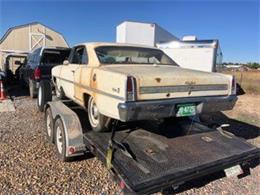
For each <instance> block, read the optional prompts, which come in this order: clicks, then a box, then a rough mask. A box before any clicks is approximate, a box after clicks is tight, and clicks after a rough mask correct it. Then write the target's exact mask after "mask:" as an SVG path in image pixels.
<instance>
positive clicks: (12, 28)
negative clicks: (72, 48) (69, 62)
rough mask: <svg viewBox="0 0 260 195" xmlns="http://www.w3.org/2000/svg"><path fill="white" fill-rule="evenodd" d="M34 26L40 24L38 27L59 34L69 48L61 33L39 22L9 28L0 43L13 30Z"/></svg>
mask: <svg viewBox="0 0 260 195" xmlns="http://www.w3.org/2000/svg"><path fill="white" fill-rule="evenodd" d="M36 24H40V25H42V26H44V27H46V28H49V29H51V30H53V31H54V32H56V33H58V34H60V35H61V36H62V37H63V39H64V41H65V42H66V44H67V45H68V46H69V44H68V42H67V41H66V39H65V38H64V36H63V34H62V33H60V32H58V31H56V30H54V29H53V28H50V27H49V26H46V25H44V24H42V23H40V22H31V23H27V24H22V25H18V26H13V27H11V28H9V29H8V30H7V31H6V33H5V34H4V35H3V37H2V38H1V39H0V43H2V42H3V41H4V40H5V38H6V37H7V36H8V35H9V34H10V33H11V31H12V30H15V29H18V28H23V27H26V26H29V25H36Z"/></svg>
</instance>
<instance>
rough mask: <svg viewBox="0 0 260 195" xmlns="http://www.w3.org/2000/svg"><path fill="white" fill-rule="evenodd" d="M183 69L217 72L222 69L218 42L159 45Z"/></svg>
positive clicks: (178, 42)
mask: <svg viewBox="0 0 260 195" xmlns="http://www.w3.org/2000/svg"><path fill="white" fill-rule="evenodd" d="M157 47H158V48H160V49H161V50H163V51H164V52H165V53H166V54H167V55H168V56H170V57H171V58H172V59H173V60H174V61H175V62H176V63H177V64H179V65H180V66H181V67H183V68H188V69H194V70H201V71H207V72H216V71H218V70H220V69H221V68H222V52H221V49H220V46H219V42H218V40H196V39H195V40H188V39H187V38H185V39H183V41H171V42H167V43H161V44H157Z"/></svg>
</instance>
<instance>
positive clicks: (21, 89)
mask: <svg viewBox="0 0 260 195" xmlns="http://www.w3.org/2000/svg"><path fill="white" fill-rule="evenodd" d="M7 95H8V96H10V97H11V99H14V98H18V97H24V96H30V94H29V89H28V88H27V87H25V86H23V85H20V84H18V83H13V84H11V85H8V86H7Z"/></svg>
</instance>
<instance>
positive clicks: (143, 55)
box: [95, 46, 177, 66]
mask: <svg viewBox="0 0 260 195" xmlns="http://www.w3.org/2000/svg"><path fill="white" fill-rule="evenodd" d="M95 51H96V54H97V57H98V59H99V61H100V63H101V64H162V65H175V66H176V65H177V64H176V63H175V62H174V61H173V60H172V59H171V58H170V57H168V56H167V55H166V54H165V53H163V52H162V51H161V50H158V49H150V48H142V47H128V46H102V47H97V48H96V49H95Z"/></svg>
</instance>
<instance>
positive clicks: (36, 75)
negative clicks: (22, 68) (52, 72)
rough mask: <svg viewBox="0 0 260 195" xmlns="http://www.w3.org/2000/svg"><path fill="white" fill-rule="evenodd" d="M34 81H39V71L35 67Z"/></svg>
mask: <svg viewBox="0 0 260 195" xmlns="http://www.w3.org/2000/svg"><path fill="white" fill-rule="evenodd" d="M33 76H34V79H35V80H39V79H41V70H40V68H39V67H37V68H36V69H35V70H34V75H33Z"/></svg>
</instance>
